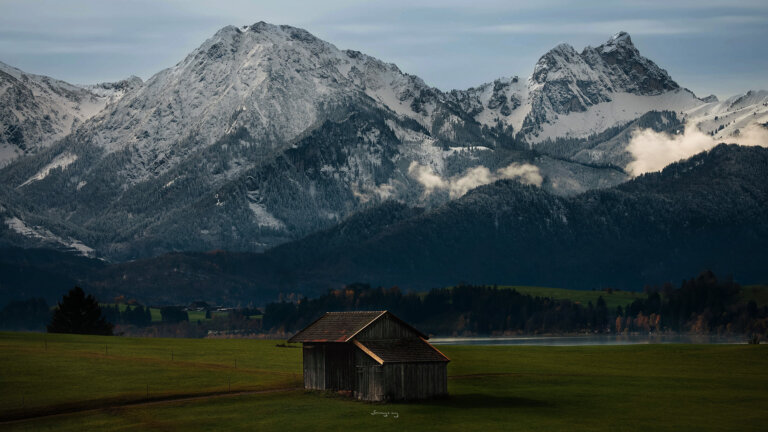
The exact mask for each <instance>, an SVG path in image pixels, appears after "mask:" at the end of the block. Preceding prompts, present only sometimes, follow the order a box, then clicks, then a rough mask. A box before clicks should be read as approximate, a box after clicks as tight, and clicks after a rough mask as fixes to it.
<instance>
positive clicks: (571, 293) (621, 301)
mask: <svg viewBox="0 0 768 432" xmlns="http://www.w3.org/2000/svg"><path fill="white" fill-rule="evenodd" d="M499 288H506V289H514V290H516V291H517V292H519V293H520V294H527V295H532V296H538V297H550V298H553V299H557V300H571V301H573V302H576V303H581V304H583V305H586V304H587V303H589V302H592V304H593V305H594V304H596V303H597V299H598V298H599V297H600V296H602V297H603V300H605V304H606V305H607V306H608V307H609V308H611V309H613V308H615V307H616V306H621V307H624V306H626V305H628V304H630V303H632V302H633V301H635V300H636V299H638V298H645V297H646V295H645V294H644V293H641V292H632V291H613V292H611V293H608V292H606V291H583V290H573V289H565V288H548V287H536V286H517V285H504V286H499Z"/></svg>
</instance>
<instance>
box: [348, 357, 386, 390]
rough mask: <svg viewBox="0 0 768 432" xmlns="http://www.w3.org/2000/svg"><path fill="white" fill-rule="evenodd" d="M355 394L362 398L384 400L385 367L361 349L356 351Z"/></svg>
mask: <svg viewBox="0 0 768 432" xmlns="http://www.w3.org/2000/svg"><path fill="white" fill-rule="evenodd" d="M355 369H356V375H355V388H354V396H355V398H357V399H360V400H367V401H381V400H384V394H385V390H384V367H383V366H382V365H380V364H379V363H377V362H376V361H375V360H373V359H372V358H370V357H369V356H368V354H365V353H364V352H363V351H361V350H360V349H357V350H356V351H355Z"/></svg>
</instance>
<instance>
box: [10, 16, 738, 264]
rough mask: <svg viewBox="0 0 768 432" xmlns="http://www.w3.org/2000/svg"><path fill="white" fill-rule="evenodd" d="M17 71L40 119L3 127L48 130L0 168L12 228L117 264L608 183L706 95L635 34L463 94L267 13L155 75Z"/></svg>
mask: <svg viewBox="0 0 768 432" xmlns="http://www.w3.org/2000/svg"><path fill="white" fill-rule="evenodd" d="M14 73H15V74H16V75H13V74H10V73H7V74H6V75H8V77H6V78H5V80H6V81H4V82H7V85H6V87H4V88H5V89H6V90H5V93H2V94H0V96H2V95H4V96H2V97H6V98H8V100H13V104H8V105H2V106H4V107H5V106H13V107H20V108H19V109H16V108H14V110H15V111H12V113H11V114H12V115H13V116H15V117H14V118H16V119H20V118H22V116H20V115H17V113H18V112H24V113H29V114H24V115H25V116H26V117H24V119H27V120H24V121H23V122H21V123H19V121H17V123H12V122H11V121H10V120H7V121H6V120H3V122H4V123H3V124H4V126H5V128H4V130H5V131H6V133H5V135H4V136H5V137H6V138H4V139H5V140H6V143H7V144H8V146H10V145H13V146H16V147H14V148H21V147H19V144H18V143H19V142H22V141H23V143H26V142H28V141H25V140H26V139H27V138H25V137H28V136H33V135H34V133H37V134H38V136H43V135H44V136H45V137H46V138H44V139H43V141H39V142H44V144H38V145H37V147H36V149H35V151H34V152H31V154H30V155H28V156H25V157H23V158H21V159H19V160H18V161H16V162H14V163H12V164H11V165H9V166H8V167H6V168H5V169H3V170H0V183H1V184H0V198H1V199H2V203H3V204H2V208H0V217H2V220H4V221H5V224H4V227H3V228H4V231H3V232H2V234H0V240H2V241H3V242H5V243H10V244H24V245H27V244H30V243H31V244H46V245H50V244H60V245H65V246H66V247H75V248H76V249H77V250H80V251H85V252H88V253H92V254H96V255H99V256H106V257H110V258H113V259H126V258H136V257H144V256H151V255H156V254H159V253H163V252H167V251H173V250H206V249H214V248H221V249H233V250H249V251H250V250H257V251H258V250H262V249H265V248H268V247H271V246H274V245H276V244H280V243H282V242H285V241H289V240H292V239H296V238H299V237H301V236H304V235H306V234H309V233H311V232H314V231H316V230H318V229H321V228H324V227H328V226H331V225H333V224H335V223H337V222H338V221H340V220H342V219H343V218H345V217H346V216H348V215H350V214H353V213H354V212H356V211H359V210H361V209H365V208H368V207H371V206H374V205H376V204H377V203H379V202H382V201H385V200H398V201H401V202H405V203H408V204H409V205H423V206H427V207H433V206H437V205H440V204H441V203H444V202H446V201H447V200H449V199H452V198H456V197H457V196H461V195H462V194H463V193H465V192H466V191H467V190H469V189H471V188H473V187H476V186H479V185H482V184H487V183H490V182H493V181H496V180H499V179H504V178H511V179H517V180H520V181H523V182H527V183H532V184H536V185H539V187H541V188H543V189H544V190H547V191H550V192H553V193H555V194H558V195H573V194H576V193H580V192H584V191H586V190H590V189H594V188H602V187H608V186H611V185H615V184H617V183H620V182H623V181H625V180H626V179H627V178H628V176H627V175H626V174H625V173H624V172H623V171H622V168H623V167H624V165H625V164H626V163H627V154H626V150H625V145H626V142H627V140H626V136H627V134H628V131H629V130H631V128H634V127H641V126H644V127H653V128H655V129H657V130H666V129H668V128H669V127H672V125H678V124H680V122H681V121H683V120H684V117H685V114H679V113H680V112H681V111H685V110H692V109H700V108H701V107H702V106H705V105H706V104H705V102H703V101H701V100H699V99H697V98H696V97H695V96H694V95H693V94H692V93H690V92H688V91H686V90H682V89H680V88H679V87H678V85H677V84H676V83H675V82H674V81H672V80H671V78H669V76H668V75H667V74H666V72H665V71H663V70H662V69H660V68H658V67H657V66H656V65H655V64H654V63H653V62H651V61H650V60H647V59H645V58H644V57H642V56H640V54H639V53H638V51H637V49H636V48H635V47H634V46H633V45H632V43H631V40H630V39H629V36H628V35H626V34H624V33H620V34H618V35H616V36H614V37H613V38H611V39H610V40H609V41H608V42H607V43H605V44H603V45H601V46H599V47H597V48H586V49H585V50H584V51H583V52H582V53H577V52H576V51H575V50H574V49H573V48H572V47H570V46H568V45H560V46H558V47H556V48H554V49H553V50H552V51H550V52H549V53H547V54H545V55H544V56H543V57H542V58H541V60H540V61H539V62H538V63H537V65H536V67H535V69H534V73H533V75H532V76H531V77H530V78H528V79H521V78H518V77H512V78H500V79H498V80H496V81H494V82H492V83H488V84H484V85H481V86H478V87H476V88H472V89H468V90H464V91H452V92H449V93H445V92H442V91H440V90H439V89H436V88H433V87H430V86H428V85H427V84H425V83H424V82H423V81H422V80H421V79H420V78H418V77H415V76H413V75H409V74H406V73H403V72H402V71H400V70H399V69H398V68H397V66H395V65H393V64H388V63H385V62H382V61H380V60H378V59H375V58H373V57H370V56H367V55H365V54H362V53H360V52H356V51H342V50H339V49H337V48H336V47H335V46H333V45H332V44H330V43H328V42H325V41H322V40H320V39H318V38H316V37H314V36H313V35H311V34H310V33H308V32H306V31H305V30H302V29H298V28H294V27H290V26H275V25H271V24H267V23H263V22H260V23H256V24H254V25H252V26H246V27H233V26H229V27H225V28H223V29H221V30H220V31H219V32H217V33H216V34H215V35H214V36H213V37H211V38H210V39H209V40H207V41H205V42H204V43H203V44H202V45H201V46H200V47H199V48H197V49H196V50H194V51H193V52H192V53H190V54H189V55H188V56H187V57H186V58H185V59H183V60H182V61H181V62H179V63H178V64H177V65H175V66H173V67H171V68H168V69H166V70H163V71H161V72H159V73H157V74H156V75H154V76H153V77H151V78H150V79H149V80H147V82H146V83H141V81H140V80H138V79H137V78H132V79H129V80H126V81H123V82H120V83H114V84H101V85H96V86H87V87H86V88H79V87H75V86H71V85H68V84H66V83H61V82H53V81H51V80H50V79H47V78H44V77H42V78H41V77H36V78H35V77H32V78H29V77H28V78H23V76H26V75H23V73H22V72H20V71H16V72H14ZM20 74H21V75H20ZM17 75H18V76H17ZM22 75H23V76H22ZM19 77H22V78H19ZM25 79H26V81H25ZM22 84H23V85H22ZM46 89H47V90H46ZM35 92H37V93H35ZM46 95H48V96H46ZM52 95H55V98H54V96H52ZM44 96H45V97H47V98H48V99H45V98H44ZM750 100H751V99H750ZM41 101H45V103H43V102H41ZM713 103H714V102H713ZM62 106H63V107H67V108H66V110H64V109H63V108H58V107H62ZM86 106H87V107H91V108H92V109H91V110H90V111H87V117H86V110H85V108H84V107H86ZM78 110H79V111H78ZM665 110H666V112H662V111H665ZM95 111H98V112H95ZM78 112H80V113H81V114H82V115H81V116H80V117H77V116H76V115H75V114H76V113H78ZM47 113H49V114H47ZM654 113H655V114H654ZM11 114H8V113H7V112H6V113H5V114H2V113H0V115H5V116H6V117H8V116H10V115H11ZM46 115H48V117H46ZM56 115H59V117H56ZM3 118H5V117H3ZM86 118H87V120H86ZM56 119H58V120H56ZM54 120H56V121H54ZM65 120H66V121H71V124H69V123H66V121H65ZM14 121H16V120H14ZM6 122H7V123H6ZM15 124H23V125H25V126H24V127H23V128H21V129H19V128H15V126H14V125H15ZM73 127H74V128H73ZM17 130H22V132H21V135H18V133H17V132H15V131H17ZM70 130H72V133H68V132H69V131H70ZM19 136H21V137H22V138H19ZM595 136H597V137H598V138H599V139H593V138H594V137H595ZM62 137H63V138H62ZM11 140H13V141H14V143H13V144H9V143H10V142H11ZM20 140H21V141H20ZM45 140H48V141H45ZM36 142H38V141H36ZM8 146H7V147H6V148H11V147H8ZM23 152H24V150H19V151H18V152H17V153H18V154H21V153H23ZM32 153H33V154H32Z"/></svg>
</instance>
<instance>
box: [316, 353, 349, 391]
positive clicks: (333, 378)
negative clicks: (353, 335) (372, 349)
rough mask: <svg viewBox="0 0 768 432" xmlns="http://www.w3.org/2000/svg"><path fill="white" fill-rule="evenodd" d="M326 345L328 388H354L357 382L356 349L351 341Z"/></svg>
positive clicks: (326, 382)
mask: <svg viewBox="0 0 768 432" xmlns="http://www.w3.org/2000/svg"><path fill="white" fill-rule="evenodd" d="M323 345H325V388H326V390H352V389H353V387H354V384H355V350H356V349H357V348H356V347H355V346H354V345H352V344H350V343H327V344H323Z"/></svg>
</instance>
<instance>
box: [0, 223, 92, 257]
mask: <svg viewBox="0 0 768 432" xmlns="http://www.w3.org/2000/svg"><path fill="white" fill-rule="evenodd" d="M5 224H6V225H7V226H8V228H10V229H12V230H13V231H16V232H17V233H19V234H21V235H23V236H24V237H29V238H34V239H38V240H43V241H47V242H52V243H57V244H60V245H62V246H65V247H67V248H70V249H74V250H75V251H77V252H78V253H80V255H83V256H93V252H94V250H93V248H91V247H88V246H86V245H85V244H83V243H82V242H81V241H79V240H75V239H73V238H69V239H64V238H62V237H59V236H57V235H56V234H53V233H52V232H50V231H48V230H47V229H45V228H41V227H30V226H29V225H27V224H26V223H24V221H22V220H21V219H19V218H17V217H11V218H6V219H5Z"/></svg>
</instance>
